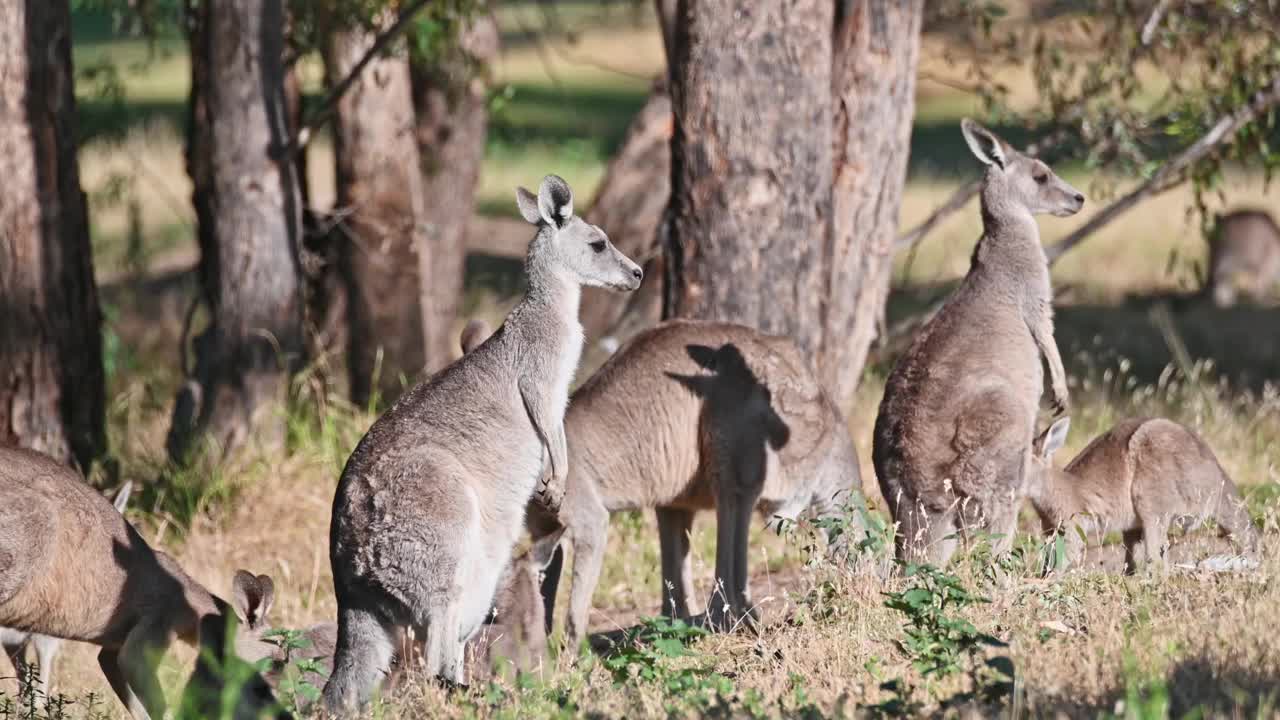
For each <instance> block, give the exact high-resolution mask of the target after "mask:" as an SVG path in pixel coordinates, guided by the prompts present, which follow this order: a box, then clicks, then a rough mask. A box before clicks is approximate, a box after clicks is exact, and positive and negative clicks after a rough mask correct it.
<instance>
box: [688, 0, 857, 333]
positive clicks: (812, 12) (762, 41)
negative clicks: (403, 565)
mask: <svg viewBox="0 0 1280 720" xmlns="http://www.w3.org/2000/svg"><path fill="white" fill-rule="evenodd" d="M677 17H678V18H680V21H678V22H676V32H675V42H674V44H673V46H674V50H675V57H674V58H673V61H672V78H673V82H672V101H673V102H672V107H673V108H674V110H675V119H676V120H675V135H674V138H673V140H672V146H671V164H672V167H671V178H672V180H671V207H670V209H669V222H670V229H669V233H668V238H667V242H666V246H667V279H668V281H669V282H668V285H667V288H666V297H665V303H664V314H665V315H667V316H682V317H694V318H704V319H717V320H727V321H733V322H739V323H743V324H746V325H750V326H753V327H758V328H760V329H761V330H764V331H766V332H770V333H780V334H786V335H790V336H791V337H793V338H794V339H795V340H796V341H797V343H798V344H799V345H800V346H801V347H802V348H804V349H805V350H806V351H809V352H813V351H816V350H817V349H818V348H819V347H821V341H822V329H823V326H824V319H823V310H824V307H823V303H822V299H823V298H822V296H821V295H820V291H821V289H822V287H823V285H824V279H825V274H826V273H825V268H824V267H823V264H822V261H823V250H824V247H825V245H826V243H827V236H826V233H827V232H828V221H829V218H830V213H831V170H832V165H831V147H832V144H831V75H830V73H831V44H830V43H831V34H832V33H831V28H832V21H833V16H832V3H831V2H829V1H825V2H824V1H822V0H802V1H800V2H795V3H791V4H789V5H788V6H787V7H786V8H785V9H784V8H783V7H782V6H781V5H778V4H773V3H755V2H749V1H748V0H680V2H679V5H678V9H677Z"/></svg>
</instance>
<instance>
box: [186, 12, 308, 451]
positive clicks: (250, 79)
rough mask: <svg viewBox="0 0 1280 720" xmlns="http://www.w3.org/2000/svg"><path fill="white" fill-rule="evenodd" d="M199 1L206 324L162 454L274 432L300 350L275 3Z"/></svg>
mask: <svg viewBox="0 0 1280 720" xmlns="http://www.w3.org/2000/svg"><path fill="white" fill-rule="evenodd" d="M214 5H215V3H212V2H200V3H198V4H196V7H195V8H191V9H189V12H191V13H193V14H194V15H193V17H192V23H191V37H190V42H191V105H190V112H191V120H190V126H189V132H190V135H189V138H188V146H187V171H188V173H190V175H191V180H192V184H193V186H194V192H193V202H194V205H195V208H196V218H197V221H198V237H199V241H200V253H201V256H200V280H201V291H202V293H203V298H204V301H205V303H206V304H207V305H208V307H209V310H210V316H211V322H210V325H209V327H208V328H207V329H206V330H205V331H204V332H203V333H202V334H201V335H200V337H198V338H197V339H196V342H195V345H196V363H195V369H194V372H193V374H192V377H190V378H189V379H188V381H187V382H186V383H185V384H184V386H183V389H182V390H181V391H180V392H179V396H178V399H177V403H176V405H175V407H174V417H173V426H172V428H171V429H170V432H169V440H168V448H169V452H170V455H171V456H172V457H174V458H175V459H178V460H183V459H186V458H187V457H188V456H189V453H190V451H191V450H192V449H193V448H194V441H195V440H197V439H199V438H204V439H207V440H209V441H211V443H212V444H213V447H215V448H217V449H218V450H220V451H221V452H222V453H224V454H225V453H226V452H229V451H231V450H233V449H235V448H237V447H239V446H241V445H242V444H243V443H244V442H245V441H246V440H247V439H248V438H249V437H254V438H255V439H257V440H261V441H263V442H264V444H267V445H274V444H277V443H278V442H279V441H280V440H281V439H282V431H283V428H284V423H283V419H282V417H281V415H280V413H279V410H280V407H279V405H280V403H281V402H282V401H283V400H284V397H285V392H286V391H287V388H288V381H289V377H290V373H291V370H292V369H294V368H296V367H297V366H298V365H299V363H300V361H301V359H302V356H303V337H302V292H301V280H300V274H301V273H300V270H299V267H298V245H299V242H300V240H301V207H300V198H299V194H298V183H297V178H296V177H295V174H294V172H295V169H294V164H293V161H292V158H291V157H290V156H289V155H288V153H287V152H286V147H287V146H288V141H289V137H288V120H287V114H288V112H287V104H286V101H285V93H284V77H285V71H284V64H283V59H284V58H283V50H284V21H285V17H284V7H283V5H284V3H283V0H225V2H219V3H216V5H217V8H216V10H215V9H214V7H213V6H214Z"/></svg>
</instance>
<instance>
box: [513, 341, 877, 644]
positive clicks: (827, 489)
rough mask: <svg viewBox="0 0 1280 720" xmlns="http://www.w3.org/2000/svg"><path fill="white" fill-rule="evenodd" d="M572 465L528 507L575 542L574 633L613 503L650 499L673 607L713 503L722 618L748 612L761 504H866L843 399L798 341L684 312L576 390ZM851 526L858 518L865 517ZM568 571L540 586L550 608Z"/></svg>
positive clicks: (781, 510)
mask: <svg viewBox="0 0 1280 720" xmlns="http://www.w3.org/2000/svg"><path fill="white" fill-rule="evenodd" d="M565 432H566V434H567V435H568V438H569V476H568V479H567V482H566V486H565V490H564V501H563V504H562V506H561V507H560V508H559V510H558V511H556V510H555V509H554V508H547V507H545V506H541V505H540V504H539V503H538V502H536V501H535V502H533V503H531V505H530V518H529V525H530V530H531V532H532V534H533V536H534V537H535V538H536V537H540V536H542V535H544V534H546V533H547V532H550V531H552V530H553V529H555V528H557V527H561V526H563V527H564V528H565V541H566V543H567V544H568V545H569V546H570V547H572V548H573V551H574V552H573V580H572V587H571V591H570V600H569V617H568V623H567V628H566V629H567V636H568V640H569V642H571V643H574V644H576V643H577V642H579V641H580V640H581V639H582V638H583V637H584V636H585V633H586V630H587V619H588V613H589V611H590V604H591V595H592V593H593V592H594V590H595V587H596V583H597V581H598V580H599V578H600V569H601V565H602V563H603V560H604V552H605V543H606V540H607V535H608V528H609V514H610V513H613V512H618V511H621V510H639V509H643V508H654V509H656V511H657V516H658V530H659V541H660V543H661V548H662V581H663V587H664V588H666V589H667V590H664V596H665V597H666V598H667V599H666V601H664V611H665V612H667V613H668V614H670V615H673V616H676V617H681V618H688V617H689V605H690V603H691V602H692V599H691V598H692V595H691V593H692V590H693V587H692V572H691V567H690V562H689V531H690V529H691V528H692V526H693V517H694V513H696V512H697V511H698V510H703V509H712V508H714V509H715V511H716V569H715V573H716V583H717V588H718V590H717V592H716V597H714V598H712V600H711V602H710V603H709V605H708V613H709V615H710V617H709V620H710V623H711V624H712V625H713V626H716V627H721V628H723V627H726V626H728V625H729V624H730V623H732V622H734V621H736V620H738V619H743V618H747V617H748V613H749V611H750V607H751V600H750V596H749V593H748V588H747V553H748V545H747V533H748V529H749V527H750V520H751V512H752V509H753V508H754V509H756V510H758V511H759V512H760V513H761V514H762V515H763V516H765V517H766V518H769V519H770V521H769V522H770V525H771V526H772V527H773V528H775V529H781V526H782V525H783V521H785V520H794V519H796V518H797V517H798V516H799V515H801V514H802V513H804V512H806V511H812V512H813V513H814V514H816V515H819V516H830V515H836V514H839V513H842V512H843V511H844V509H845V508H846V507H847V506H850V505H854V506H859V507H861V506H863V499H862V494H861V487H862V485H861V481H860V479H859V475H858V462H857V457H856V454H855V452H854V447H853V441H852V439H851V438H850V437H849V431H848V427H847V425H846V423H845V420H844V418H843V417H842V416H841V414H840V411H839V410H838V409H837V408H836V406H835V404H834V403H832V401H831V399H830V398H829V397H828V396H827V394H826V392H825V391H824V390H823V389H822V387H821V386H820V385H819V383H818V381H817V379H816V378H815V377H814V375H813V372H812V371H811V370H810V369H809V366H808V364H807V363H806V361H805V359H804V357H803V356H802V355H801V353H800V351H799V350H798V349H797V348H796V347H795V345H794V344H793V343H792V342H791V341H790V340H788V339H786V338H782V337H776V336H770V335H764V334H762V333H760V332H757V331H755V330H752V329H750V328H746V327H742V326H740V325H731V324H728V323H717V322H694V321H684V320H676V321H669V322H666V323H663V324H660V325H658V326H656V327H654V328H651V329H648V330H645V331H643V332H641V333H639V334H638V335H636V336H635V337H633V338H632V339H631V340H630V341H629V342H627V343H626V344H624V345H623V346H622V348H621V349H619V350H618V352H617V353H616V354H614V355H613V356H612V357H611V358H610V359H609V360H608V361H607V362H606V363H605V364H604V366H602V367H601V368H600V369H599V370H598V371H597V372H596V373H595V374H594V375H592V376H591V378H590V379H588V380H587V381H586V382H585V383H584V384H583V385H582V386H581V387H580V388H578V390H577V391H576V392H575V393H574V394H573V399H572V401H571V402H570V404H569V412H568V414H567V415H566V417H565ZM854 521H855V522H857V523H859V526H858V528H855V530H854V532H855V534H856V532H858V531H860V530H861V526H860V523H861V516H860V515H858V516H857V517H855V518H854ZM558 579H559V573H558V572H549V573H548V576H547V581H548V582H547V584H545V585H544V586H543V596H544V598H545V599H546V602H547V608H546V615H547V617H548V618H550V617H551V611H552V608H553V607H554V602H555V593H556V585H557V582H558Z"/></svg>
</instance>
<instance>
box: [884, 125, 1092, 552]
mask: <svg viewBox="0 0 1280 720" xmlns="http://www.w3.org/2000/svg"><path fill="white" fill-rule="evenodd" d="M961 130H962V131H963V133H964V138H965V141H966V142H967V143H968V145H969V149H970V150H971V151H972V152H973V154H974V155H975V156H976V157H977V158H978V160H980V161H981V162H982V163H984V164H985V165H986V166H987V167H986V174H985V176H984V178H983V184H982V195H981V198H982V226H983V231H982V237H981V238H980V239H979V240H978V245H977V247H976V248H975V249H974V251H973V257H972V259H971V261H970V265H969V272H968V273H967V274H966V275H965V277H964V280H962V281H961V283H960V286H959V287H958V288H956V290H955V292H953V293H952V294H951V297H950V298H948V299H947V302H946V303H945V304H944V305H943V307H942V309H941V310H939V312H938V314H937V315H936V316H934V317H933V319H931V320H930V321H929V322H928V323H927V324H925V326H924V327H923V328H922V329H921V330H920V333H919V334H918V335H917V336H916V338H915V339H914V340H913V342H912V344H911V347H910V348H909V349H908V350H907V352H906V353H905V354H904V355H903V356H902V357H901V358H899V360H898V361H897V363H896V364H895V365H894V368H893V371H892V372H891V373H890V375H889V378H888V381H887V383H886V385H885V392H884V398H883V400H882V401H881V403H880V412H879V414H878V415H877V417H876V425H875V433H874V441H873V442H874V445H873V450H872V459H873V461H874V463H875V468H876V477H877V478H878V480H879V482H880V490H881V492H882V493H883V495H884V498H885V501H886V503H887V504H888V506H889V509H890V511H891V512H892V513H893V518H894V520H895V521H896V522H897V524H898V532H897V555H898V558H899V559H904V560H905V559H922V558H923V559H928V560H929V561H930V562H933V563H935V564H944V563H946V561H947V560H948V559H950V557H951V554H952V552H954V550H955V545H956V543H955V541H954V539H952V538H953V536H954V534H955V532H956V531H957V530H961V531H964V530H969V529H973V528H975V527H983V528H986V529H988V530H991V531H993V532H996V533H1001V534H1002V535H1003V537H1002V538H1001V539H1000V541H999V542H998V543H997V546H996V550H997V552H1003V551H1006V550H1007V549H1008V548H1009V547H1010V545H1011V543H1012V540H1013V531H1014V529H1015V526H1016V523H1017V514H1018V507H1019V502H1020V500H1021V498H1022V497H1023V495H1024V493H1025V485H1026V474H1027V471H1028V466H1029V464H1030V462H1031V441H1032V438H1033V436H1034V435H1035V423H1036V412H1037V408H1038V405H1039V400H1040V395H1041V393H1042V392H1043V389H1044V388H1043V384H1044V370H1043V368H1042V366H1041V361H1042V360H1043V362H1044V363H1045V364H1047V365H1048V367H1049V378H1050V390H1051V395H1052V400H1053V404H1054V406H1055V407H1056V408H1057V410H1058V412H1059V414H1061V413H1062V412H1065V410H1066V407H1067V379H1066V372H1065V371H1064V370H1063V367H1062V358H1061V357H1060V356H1059V354H1058V346H1057V344H1056V343H1055V342H1054V339H1053V307H1052V300H1053V293H1052V290H1051V289H1050V286H1049V267H1048V262H1047V260H1046V258H1045V254H1044V250H1043V248H1042V247H1041V246H1040V231H1039V228H1038V227H1037V225H1036V220H1035V216H1036V215H1038V214H1043V213H1050V214H1053V215H1056V216H1058V217H1065V216H1068V215H1073V214H1075V213H1076V212H1079V210H1080V208H1081V207H1083V206H1084V196H1083V195H1081V194H1080V193H1079V192H1078V191H1077V190H1076V189H1075V188H1073V187H1071V186H1070V185H1068V184H1067V183H1066V182H1064V181H1063V180H1062V179H1061V178H1059V177H1058V176H1057V175H1055V174H1054V173H1053V171H1052V170H1050V169H1049V167H1048V166H1047V165H1045V164H1044V163H1043V162H1041V161H1039V160H1037V159H1035V158H1032V157H1028V156H1026V155H1023V154H1022V153H1019V152H1017V151H1015V150H1014V149H1013V148H1011V147H1009V145H1008V144H1007V143H1005V142H1004V141H1003V140H1001V139H1000V138H998V137H996V136H995V135H994V134H993V133H991V132H990V131H989V130H986V129H985V128H982V127H980V126H979V125H977V124H976V123H974V122H973V121H971V120H969V119H967V118H966V119H965V120H964V121H962V122H961Z"/></svg>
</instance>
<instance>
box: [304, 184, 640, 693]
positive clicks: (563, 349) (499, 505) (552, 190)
mask: <svg viewBox="0 0 1280 720" xmlns="http://www.w3.org/2000/svg"><path fill="white" fill-rule="evenodd" d="M516 200H517V204H518V206H519V208H520V212H521V214H522V215H523V216H524V218H525V219H526V220H528V221H529V222H530V223H532V224H534V225H536V226H537V228H538V230H537V234H536V235H535V236H534V238H533V240H532V241H531V242H530V243H529V253H528V257H527V260H526V263H525V270H526V273H527V275H528V279H529V289H528V292H527V294H526V295H525V297H524V298H523V299H522V300H521V301H520V302H519V304H517V305H516V307H515V308H514V309H513V310H512V311H511V313H510V314H509V315H508V316H507V319H506V321H505V322H504V323H503V324H502V326H501V327H499V328H498V330H497V331H496V332H495V333H494V334H493V336H491V337H490V338H489V339H488V340H486V341H485V342H484V344H482V345H480V346H479V347H477V348H475V349H474V350H473V351H472V352H470V353H467V354H466V355H463V356H462V357H461V358H459V359H458V360H457V361H455V362H454V363H453V364H451V365H449V366H448V367H446V368H445V369H443V370H441V371H440V372H439V373H437V374H436V375H435V376H433V377H431V378H429V379H428V380H426V381H425V382H422V383H420V384H419V385H417V386H416V387H415V388H413V389H412V390H411V391H409V392H408V393H406V394H405V395H404V396H403V397H401V399H400V400H399V401H397V402H396V403H395V405H393V406H392V407H391V409H389V410H388V411H387V412H386V414H384V415H383V416H382V417H381V418H379V419H378V420H377V421H376V422H375V423H374V424H373V427H371V428H370V429H369V432H368V433H367V434H366V435H365V436H364V438H363V439H361V441H360V443H359V445H358V446H357V447H356V449H355V452H353V453H352V455H351V458H350V459H349V460H348V461H347V466H346V468H345V469H344V470H343V472H342V477H341V479H340V480H339V483H338V491H337V494H336V496H335V498H334V504H333V520H332V523H331V526H330V527H331V530H330V559H331V561H332V564H333V576H334V588H335V590H336V594H337V600H338V647H337V654H336V656H335V658H334V670H333V675H332V676H331V677H330V679H329V682H328V683H327V684H326V686H325V691H324V697H325V704H326V706H327V707H328V708H329V709H330V711H331V712H335V713H348V712H351V711H353V710H355V709H357V708H359V707H363V706H364V705H365V704H366V703H367V702H368V700H369V699H370V697H371V695H372V693H373V692H375V691H376V690H377V688H378V686H379V685H380V683H381V680H382V678H383V677H384V676H385V675H386V672H387V669H388V663H389V660H390V658H391V654H392V646H393V642H392V639H393V636H394V633H395V632H396V630H397V629H398V628H404V627H414V628H420V629H422V630H423V631H424V632H425V637H424V640H425V642H424V651H423V655H424V659H425V662H426V669H427V672H428V673H429V674H430V675H432V676H441V677H442V678H443V679H444V680H445V681H446V682H451V683H456V684H465V682H466V669H465V663H464V652H463V648H464V646H465V644H466V642H467V640H469V639H470V638H471V636H472V635H473V634H474V633H475V632H476V630H477V629H478V628H479V627H480V624H481V623H482V622H483V621H484V618H485V616H486V615H488V614H489V610H490V607H491V606H492V601H493V596H494V591H495V589H496V587H497V582H498V579H499V575H500V573H501V572H502V570H503V568H505V567H506V566H507V562H508V560H509V559H510V557H511V550H512V547H513V546H514V545H515V542H516V540H517V537H518V535H519V533H520V531H521V529H522V527H523V524H524V513H525V505H526V504H527V503H528V501H529V499H530V497H531V496H532V495H533V493H534V492H535V490H538V489H539V485H541V486H542V489H543V490H545V489H546V488H547V487H553V486H563V478H564V476H565V474H566V472H567V471H568V453H567V449H566V444H565V433H564V410H565V405H566V403H567V402H568V399H569V384H570V382H571V381H572V379H573V375H574V372H575V371H576V369H577V365H578V358H579V356H580V354H581V352H582V344H583V337H582V326H581V325H580V324H579V323H578V304H579V296H580V294H581V286H583V285H587V286H599V287H608V288H612V289H615V290H626V291H630V290H634V289H636V288H637V287H639V285H640V280H641V278H642V277H643V275H644V273H643V272H642V271H641V270H640V268H639V266H637V265H636V264H635V263H634V262H632V261H631V260H629V259H628V258H627V257H626V256H624V255H623V254H622V253H620V252H618V251H617V250H616V249H615V248H613V246H612V245H611V244H610V243H609V238H608V237H607V236H605V234H604V232H603V231H601V230H600V229H599V228H597V227H594V226H592V225H589V224H587V223H586V222H584V221H583V220H581V219H580V218H578V217H576V216H574V214H573V194H572V192H571V191H570V189H569V186H568V185H567V184H565V182H564V180H562V179H560V178H559V177H556V176H554V175H548V176H547V177H546V178H545V179H544V180H543V181H542V186H541V187H540V189H539V192H538V195H537V196H536V197H535V196H534V195H533V194H532V193H530V192H529V191H528V190H525V189H523V188H520V189H518V190H517V193H516ZM544 467H546V468H547V469H548V470H549V472H548V473H546V474H545V475H544V473H543V469H544ZM550 501H551V502H553V503H554V499H550Z"/></svg>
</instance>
